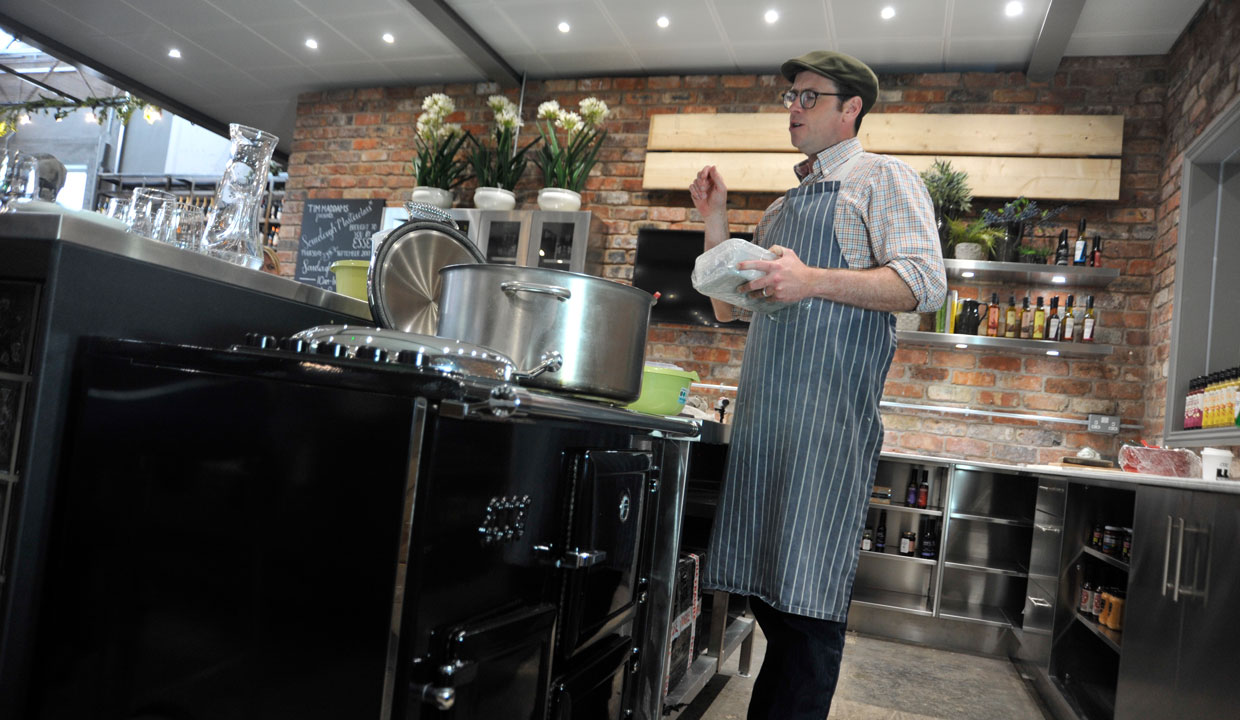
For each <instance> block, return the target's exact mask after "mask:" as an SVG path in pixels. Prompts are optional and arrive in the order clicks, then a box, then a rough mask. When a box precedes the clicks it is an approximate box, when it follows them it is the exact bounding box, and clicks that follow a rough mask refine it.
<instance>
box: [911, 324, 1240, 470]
mask: <svg viewBox="0 0 1240 720" xmlns="http://www.w3.org/2000/svg"><path fill="white" fill-rule="evenodd" d="M898 334H899V333H897V335H898ZM1163 444H1164V445H1166V446H1171V447H1206V446H1207V445H1209V446H1211V447H1215V446H1219V445H1224V446H1226V445H1240V427H1235V426H1232V427H1229V428H1209V429H1206V430H1172V431H1171V432H1169V433H1167V436H1166V438H1164V440H1163Z"/></svg>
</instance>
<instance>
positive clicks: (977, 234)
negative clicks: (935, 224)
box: [948, 218, 1003, 255]
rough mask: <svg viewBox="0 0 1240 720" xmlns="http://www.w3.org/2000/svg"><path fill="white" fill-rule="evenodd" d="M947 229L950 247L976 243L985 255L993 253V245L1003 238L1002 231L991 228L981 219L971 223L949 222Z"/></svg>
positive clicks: (956, 220) (957, 220) (962, 221)
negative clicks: (948, 229) (948, 230)
mask: <svg viewBox="0 0 1240 720" xmlns="http://www.w3.org/2000/svg"><path fill="white" fill-rule="evenodd" d="M948 227H949V228H950V232H949V243H950V245H951V246H952V247H955V246H957V245H960V244H962V243H976V244H977V245H981V246H982V249H983V250H985V251H986V254H987V255H990V254H991V253H993V252H994V249H995V244H996V243H998V242H999V239H1000V238H1002V237H1003V231H1002V230H999V229H997V228H993V227H991V226H990V225H988V224H987V223H986V221H985V220H982V219H981V218H978V219H976V220H972V221H969V220H964V219H954V220H949V221H948Z"/></svg>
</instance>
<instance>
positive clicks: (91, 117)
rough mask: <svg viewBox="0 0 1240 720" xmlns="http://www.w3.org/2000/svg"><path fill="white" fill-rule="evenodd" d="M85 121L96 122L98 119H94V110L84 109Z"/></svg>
mask: <svg viewBox="0 0 1240 720" xmlns="http://www.w3.org/2000/svg"><path fill="white" fill-rule="evenodd" d="M86 122H88V123H93V122H98V120H96V119H95V111H94V110H87V111H86Z"/></svg>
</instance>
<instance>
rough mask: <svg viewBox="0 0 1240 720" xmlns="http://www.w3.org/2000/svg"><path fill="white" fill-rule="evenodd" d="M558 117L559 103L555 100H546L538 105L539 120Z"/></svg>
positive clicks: (556, 118)
mask: <svg viewBox="0 0 1240 720" xmlns="http://www.w3.org/2000/svg"><path fill="white" fill-rule="evenodd" d="M559 117H560V104H559V103H558V102H556V101H555V100H548V101H547V102H545V103H543V104H542V105H539V106H538V119H539V120H558V119H559Z"/></svg>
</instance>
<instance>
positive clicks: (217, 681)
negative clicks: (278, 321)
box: [22, 336, 696, 720]
mask: <svg viewBox="0 0 1240 720" xmlns="http://www.w3.org/2000/svg"><path fill="white" fill-rule="evenodd" d="M363 345H365V344H364V343H363ZM359 347H361V346H356V345H355V346H349V345H347V344H344V343H340V342H328V341H322V342H307V341H305V340H304V339H299V338H296V337H294V338H285V339H283V340H276V339H275V338H269V337H262V336H256V337H252V338H250V340H249V342H248V343H247V344H245V345H241V346H237V347H233V348H229V349H204V348H195V347H186V346H176V345H167V344H157V343H145V342H134V341H124V340H106V339H92V340H89V341H86V342H85V343H84V344H83V347H82V349H81V352H80V357H79V360H78V362H77V363H76V368H77V369H76V371H75V373H74V380H73V382H74V390H73V392H72V393H71V397H72V398H73V399H72V407H71V408H70V413H69V417H70V418H71V421H70V427H68V428H67V431H66V439H65V443H64V447H65V456H64V458H63V459H62V461H61V463H62V470H61V473H60V480H59V487H58V491H57V495H56V498H55V502H54V507H53V517H52V519H51V522H50V525H49V526H50V528H51V530H50V536H49V538H48V548H49V549H48V561H47V571H46V573H45V581H44V582H45V584H44V588H43V595H42V597H43V606H42V608H41V612H40V614H39V617H38V627H37V629H36V631H35V634H34V637H35V642H34V647H35V650H34V652H33V657H32V660H31V672H30V679H31V682H30V683H29V686H28V689H27V693H26V703H25V706H26V712H25V714H23V715H22V717H23V718H30V719H31V720H35V719H50V718H74V719H75V720H84V719H91V718H100V719H102V718H108V719H122V718H123V719H133V720H137V719H138V718H142V719H144V720H146V719H149V720H156V719H159V720H190V719H193V720H198V719H202V720H207V719H211V720H217V719H218V720H225V719H227V720H231V719H234V718H236V719H237V720H241V719H245V720H251V719H254V720H257V719H260V718H261V719H263V720H277V719H280V718H289V719H292V718H297V720H314V719H316V718H349V719H353V718H378V719H380V720H387V719H388V718H400V719H412V718H449V717H455V718H530V719H540V720H541V719H542V718H564V719H566V718H590V719H591V720H594V719H598V718H623V717H633V716H637V717H644V716H646V713H645V711H643V710H642V709H641V708H640V707H639V703H638V702H637V700H636V698H637V696H638V694H639V689H638V685H639V683H638V682H637V681H636V678H638V677H639V675H640V673H639V669H640V668H641V667H642V658H641V657H640V655H641V653H640V648H641V646H642V642H641V638H642V636H643V633H644V632H645V630H644V628H643V625H642V623H643V600H644V598H645V593H646V586H645V584H646V583H647V582H648V581H649V580H648V578H649V569H650V564H651V542H650V538H651V536H652V533H653V532H654V525H653V518H654V517H655V508H656V506H657V504H658V502H659V497H660V496H659V493H658V488H659V484H660V481H661V479H663V478H662V475H661V473H662V470H661V468H676V467H680V466H681V465H682V457H683V456H682V453H683V452H684V450H683V443H681V442H678V441H677V438H683V437H685V436H687V435H692V434H694V433H695V432H696V428H695V427H694V425H693V424H692V423H690V422H688V421H683V420H677V419H668V418H658V417H648V416H640V415H637V414H635V413H631V412H627V411H624V410H619V409H616V408H612V407H608V406H605V405H600V404H596V403H588V402H584V401H581V400H576V399H572V398H565V397H559V396H556V395H551V394H547V393H542V392H534V391H530V390H527V389H525V388H522V387H521V386H519V385H516V384H513V383H512V382H510V381H509V380H506V379H505V378H503V377H494V376H492V377H479V376H467V375H463V374H462V373H461V372H460V368H461V367H464V366H466V365H467V364H468V363H464V362H463V363H461V364H459V365H457V366H451V367H449V366H448V365H444V364H443V363H441V362H439V361H438V360H434V359H433V358H432V359H428V357H429V356H431V355H434V353H429V354H428V353H426V352H423V353H418V352H410V351H409V349H408V348H405V349H404V350H396V349H394V348H381V347H372V348H371V349H365V348H364V347H363V349H361V350H360V351H359ZM441 359H442V358H441ZM449 365H450V363H449ZM655 665H657V663H655Z"/></svg>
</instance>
